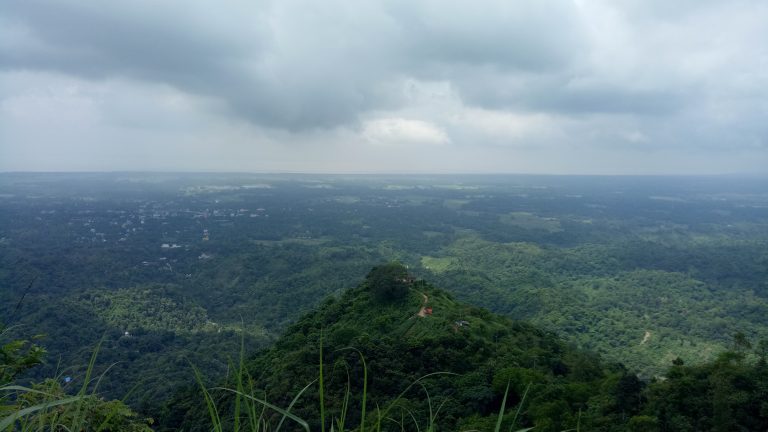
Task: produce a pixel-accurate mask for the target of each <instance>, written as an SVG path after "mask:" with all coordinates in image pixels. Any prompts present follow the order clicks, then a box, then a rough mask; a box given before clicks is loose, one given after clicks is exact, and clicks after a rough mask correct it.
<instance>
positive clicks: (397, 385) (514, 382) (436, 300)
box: [166, 264, 642, 431]
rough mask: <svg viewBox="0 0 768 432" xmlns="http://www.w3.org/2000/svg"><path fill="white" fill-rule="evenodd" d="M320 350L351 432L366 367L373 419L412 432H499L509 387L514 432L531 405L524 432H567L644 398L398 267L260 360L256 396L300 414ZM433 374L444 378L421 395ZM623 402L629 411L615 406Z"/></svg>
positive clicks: (617, 373)
mask: <svg viewBox="0 0 768 432" xmlns="http://www.w3.org/2000/svg"><path fill="white" fill-rule="evenodd" d="M321 343H322V349H323V354H322V359H323V364H324V372H325V376H324V382H325V387H324V390H325V392H324V398H325V406H326V411H327V414H326V418H330V417H333V416H338V415H339V414H340V413H341V411H342V409H343V404H344V394H345V388H346V386H347V385H349V389H350V395H351V398H350V400H349V408H348V414H347V415H346V422H347V424H348V425H355V424H358V423H359V421H360V413H361V409H360V408H361V395H362V394H363V385H364V370H363V363H362V360H361V355H362V357H363V358H364V359H365V362H366V365H367V373H368V382H367V396H368V401H369V402H368V406H367V410H368V412H369V417H368V418H369V419H370V418H371V414H370V412H371V411H372V410H375V409H376V407H379V408H380V409H382V410H385V409H386V407H390V406H392V405H393V404H394V407H393V408H391V410H390V411H389V413H388V415H389V416H391V417H392V418H393V420H395V419H396V420H397V421H398V422H401V421H405V423H406V425H405V427H406V428H407V429H411V428H414V422H417V423H419V425H420V427H421V428H426V427H427V424H429V422H430V419H429V417H430V413H433V414H432V415H433V416H434V417H435V418H436V420H435V423H436V425H437V426H439V427H441V428H445V429H446V430H466V429H481V430H489V429H493V425H494V424H495V422H496V420H497V417H498V411H499V409H500V407H501V404H502V401H503V400H504V397H505V391H506V388H507V385H509V390H508V392H507V400H506V402H505V405H506V407H507V410H508V418H507V419H506V421H507V422H509V423H510V425H511V421H512V420H511V418H512V416H513V413H514V412H515V411H514V410H512V408H513V407H516V406H518V405H519V404H521V403H524V407H523V408H524V409H523V410H521V415H520V418H519V419H518V420H517V425H518V426H523V425H536V427H537V430H541V431H547V430H557V431H560V430H564V429H568V428H572V427H575V426H576V425H577V423H581V424H585V423H589V422H591V423H592V424H598V423H610V422H613V421H619V420H620V419H621V418H624V419H626V418H629V417H631V415H632V414H633V413H634V412H636V410H637V408H638V406H637V405H638V404H637V403H634V402H632V401H637V400H639V392H640V391H641V389H642V386H641V384H640V383H639V381H638V380H637V378H636V377H635V376H634V375H633V374H631V373H630V372H628V371H627V370H626V369H624V368H623V367H621V366H606V365H604V364H603V363H601V361H600V360H599V359H598V358H597V357H596V356H595V355H593V354H590V353H587V352H583V351H578V350H575V349H573V348H571V347H569V346H568V345H566V344H565V343H564V342H563V341H561V340H560V339H558V338H557V337H556V336H554V335H553V334H550V333H548V332H545V331H542V330H540V329H537V328H535V327H533V326H531V325H528V324H525V323H522V322H517V321H514V320H511V319H509V318H506V317H501V316H499V315H495V314H493V313H490V312H488V311H487V310H485V309H482V308H478V307H474V306H470V305H467V304H464V303H461V302H458V301H456V300H455V299H454V298H453V297H452V296H451V295H450V294H448V293H447V292H446V291H443V290H441V289H439V288H437V287H435V286H433V285H431V284H429V283H428V282H425V281H423V280H414V279H413V278H412V277H411V276H409V275H408V274H407V272H406V270H405V268H404V267H402V266H400V265H398V264H388V265H384V266H379V267H376V268H374V269H373V270H372V271H371V272H370V273H369V274H368V276H367V277H366V279H365V281H363V282H362V283H361V284H360V285H359V286H357V287H356V288H353V289H350V290H348V291H346V292H344V293H343V294H341V295H340V296H339V297H338V298H334V297H331V298H329V299H327V300H326V301H325V302H324V303H323V304H322V305H321V306H319V307H318V308H316V309H315V310H314V311H312V312H310V313H308V314H306V315H304V316H303V317H302V318H301V319H300V320H298V322H296V323H295V324H294V325H292V326H291V327H290V328H289V329H288V330H287V331H286V332H285V334H284V335H283V336H282V337H281V338H280V339H279V340H278V341H277V342H276V344H275V345H274V346H273V347H272V348H271V349H269V350H266V351H264V352H262V353H261V354H259V355H257V356H256V357H255V358H253V359H251V360H250V361H249V362H248V365H247V370H248V372H249V374H250V376H252V377H253V378H254V381H255V383H254V384H255V388H258V389H263V390H264V395H265V396H266V400H268V401H270V402H271V403H274V404H276V405H278V406H283V407H287V406H288V405H290V404H291V400H292V399H293V397H294V396H295V395H297V394H299V392H300V391H301V390H302V389H303V388H304V387H305V386H306V385H307V384H309V383H311V382H312V381H313V380H315V379H317V378H318V364H319V360H320V349H321V348H320V347H321ZM349 347H354V349H347V348H349ZM429 374H435V375H431V376H428V377H426V378H424V379H422V380H420V381H418V384H416V385H413V384H414V383H415V382H416V381H417V380H419V378H421V377H425V376H427V375H429ZM409 386H411V387H410V389H409V390H407V389H408V388H409ZM622 386H623V387H622ZM406 390H407V391H406ZM403 391H405V393H404V394H403V396H402V398H401V399H400V400H399V401H398V402H397V403H396V399H397V397H398V395H399V394H400V393H401V392H403ZM526 391H527V396H525V400H524V395H525V394H526ZM617 392H619V393H622V392H623V393H622V394H621V400H622V401H624V403H616V401H615V395H616V393H617ZM170 406H176V407H179V406H188V405H185V404H181V405H179V404H178V403H175V404H171V405H170ZM318 406H319V387H318V386H317V385H312V386H310V388H309V389H308V390H307V391H306V392H305V393H304V394H303V395H302V396H301V400H300V402H299V403H297V404H296V407H295V408H294V409H293V410H292V412H293V413H294V414H296V415H297V416H299V417H301V418H304V419H307V421H308V422H309V423H310V426H312V430H319V429H320V425H319V419H320V413H319V410H318ZM438 407H439V413H436V412H437V411H438ZM170 411H171V412H169V414H168V418H167V419H166V421H172V422H173V421H183V422H184V423H185V424H186V425H188V426H189V427H190V428H191V429H194V427H195V426H194V425H199V424H203V423H205V421H204V418H203V417H200V416H204V415H205V412H204V410H189V411H185V412H181V411H180V410H178V409H176V410H174V409H173V408H171V409H170ZM184 417H185V418H184ZM404 419H407V420H404ZM203 429H204V428H203ZM201 430H202V429H201Z"/></svg>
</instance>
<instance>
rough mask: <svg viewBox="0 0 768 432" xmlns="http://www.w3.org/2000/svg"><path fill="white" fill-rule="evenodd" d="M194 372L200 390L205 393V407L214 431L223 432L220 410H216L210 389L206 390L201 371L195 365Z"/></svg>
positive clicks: (193, 366)
mask: <svg viewBox="0 0 768 432" xmlns="http://www.w3.org/2000/svg"><path fill="white" fill-rule="evenodd" d="M192 370H193V371H194V372H195V380H196V381H197V383H198V385H200V389H201V390H202V391H203V398H205V406H206V407H207V408H208V415H209V416H210V417H211V423H212V424H213V430H214V431H216V432H223V428H222V425H221V418H220V417H219V410H218V408H216V402H215V401H214V400H213V398H212V397H211V394H210V393H209V392H208V389H207V388H205V384H204V383H203V376H202V375H201V374H200V370H199V369H197V367H195V365H192Z"/></svg>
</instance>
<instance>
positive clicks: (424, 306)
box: [416, 291, 429, 318]
mask: <svg viewBox="0 0 768 432" xmlns="http://www.w3.org/2000/svg"><path fill="white" fill-rule="evenodd" d="M417 292H418V291H417ZM419 294H421V296H422V297H423V298H424V302H422V303H421V309H419V313H417V314H416V316H418V317H420V318H424V317H426V316H427V302H428V301H429V297H427V295H426V294H424V293H419Z"/></svg>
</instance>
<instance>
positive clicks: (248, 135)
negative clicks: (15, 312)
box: [0, 0, 768, 174]
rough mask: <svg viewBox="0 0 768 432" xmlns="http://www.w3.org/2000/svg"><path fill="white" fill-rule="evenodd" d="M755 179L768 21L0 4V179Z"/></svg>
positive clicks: (655, 3)
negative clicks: (223, 174) (320, 175)
mask: <svg viewBox="0 0 768 432" xmlns="http://www.w3.org/2000/svg"><path fill="white" fill-rule="evenodd" d="M113 170H151V171H166V170H168V171H258V172H284V171H297V172H408V173H411V172H431V173H443V172H494V173H501V172H514V173H553V174H570V173H594V174H700V173H768V2H766V1H764V0H757V1H738V0H734V1H710V0H674V1H671V0H562V1H557V0H503V1H478V0H472V1H451V0H427V1H420V0H418V1H415V0H392V1H381V2H379V1H357V0H355V1H349V0H324V1H303V2H301V1H293V0H279V1H263V0H244V1H216V2H212V1H195V0H178V1H176V0H174V1H157V0H110V1H109V2H102V1H85V0H79V1H68V0H57V1H37V0H3V1H2V2H0V171H113Z"/></svg>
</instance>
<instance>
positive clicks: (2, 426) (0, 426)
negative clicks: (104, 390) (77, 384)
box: [0, 395, 84, 431]
mask: <svg viewBox="0 0 768 432" xmlns="http://www.w3.org/2000/svg"><path fill="white" fill-rule="evenodd" d="M83 397H84V396H82V395H78V396H72V397H68V398H64V399H59V400H56V401H52V402H45V403H42V404H38V405H34V406H31V407H27V408H24V409H22V410H19V411H16V412H14V413H13V414H11V415H9V416H8V417H6V418H4V419H3V420H2V421H0V431H2V430H6V429H8V428H10V427H11V425H13V423H14V422H16V421H17V420H19V419H22V418H24V417H26V416H28V415H30V414H32V413H35V412H37V411H40V410H45V409H48V408H52V407H55V406H60V405H66V404H71V403H73V402H78V401H80V400H81V399H83Z"/></svg>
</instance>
